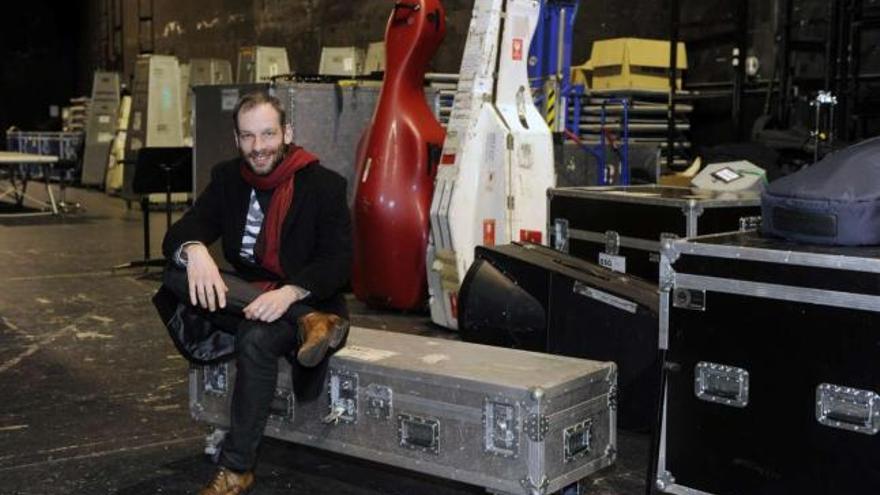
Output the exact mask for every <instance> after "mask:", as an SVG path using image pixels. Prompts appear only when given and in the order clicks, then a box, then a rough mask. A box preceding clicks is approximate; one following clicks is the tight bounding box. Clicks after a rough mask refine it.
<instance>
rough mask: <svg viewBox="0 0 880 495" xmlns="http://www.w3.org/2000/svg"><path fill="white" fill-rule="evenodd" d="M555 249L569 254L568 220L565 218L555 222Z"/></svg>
mask: <svg viewBox="0 0 880 495" xmlns="http://www.w3.org/2000/svg"><path fill="white" fill-rule="evenodd" d="M553 249H555V250H557V251H559V252H561V253H568V220H567V219H565V218H557V219H556V220H554V221H553Z"/></svg>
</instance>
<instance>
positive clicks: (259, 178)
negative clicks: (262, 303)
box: [239, 146, 318, 279]
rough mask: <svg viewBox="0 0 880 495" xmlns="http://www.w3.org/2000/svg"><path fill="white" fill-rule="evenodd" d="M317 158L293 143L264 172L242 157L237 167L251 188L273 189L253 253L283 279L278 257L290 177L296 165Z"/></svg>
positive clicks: (290, 197) (289, 200) (290, 195)
mask: <svg viewBox="0 0 880 495" xmlns="http://www.w3.org/2000/svg"><path fill="white" fill-rule="evenodd" d="M317 160H318V157H316V156H315V155H313V154H311V153H309V152H308V151H306V150H304V149H302V148H301V147H299V146H292V147H291V148H290V150H289V151H288V152H287V156H285V157H284V160H283V161H282V162H281V163H279V164H278V165H277V166H276V167H275V169H274V170H272V171H271V172H270V173H268V174H267V175H257V174H255V173H254V171H253V170H251V167H250V166H249V165H248V164H247V163H245V162H244V160H242V162H241V165H240V167H239V169H240V170H241V176H242V178H244V180H245V182H247V183H248V184H250V185H251V186H252V187H253V188H254V189H258V190H261V191H266V190H273V191H274V192H273V193H272V200H271V202H270V203H269V212H268V213H266V215H265V217H264V219H263V226H262V227H261V228H260V235H259V237H257V245H256V247H255V249H254V253H255V254H256V256H257V259H258V260H259V261H260V265H261V266H262V267H263V268H265V269H266V270H269V271H270V272H272V273H274V274H275V275H277V276H278V277H280V278H282V279H284V278H287V275H286V274H285V273H284V268H282V266H281V258H280V257H279V252H280V250H281V227H282V226H283V225H284V219H285V218H287V212H288V211H290V205H292V204H293V179H294V176H295V175H296V172H297V171H298V170H299V169H301V168H303V167H305V166H306V165H308V164H310V163H312V162H315V161H317Z"/></svg>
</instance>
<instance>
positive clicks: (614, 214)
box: [547, 185, 761, 281]
mask: <svg viewBox="0 0 880 495" xmlns="http://www.w3.org/2000/svg"><path fill="white" fill-rule="evenodd" d="M547 201H548V205H547V211H548V217H547V220H548V225H547V232H548V235H549V237H550V245H551V246H553V247H554V248H556V249H558V250H560V251H563V252H566V253H571V254H572V255H574V256H577V257H579V258H583V259H585V260H587V261H591V262H593V263H598V264H600V265H602V266H604V267H606V268H610V269H612V270H615V271H619V272H626V273H631V274H633V275H636V276H639V277H642V278H644V279H646V280H652V281H656V280H657V275H658V273H659V268H658V261H659V259H660V255H659V253H660V241H661V240H662V239H664V238H684V237H694V236H696V235H703V234H715V233H718V232H729V231H732V230H738V229H739V228H740V219H741V218H748V217H757V216H758V215H760V214H761V198H760V195H759V194H758V193H756V192H752V191H749V192H716V191H707V190H703V189H696V188H689V187H671V186H651V185H647V186H609V187H564V188H556V189H550V190H549V191H548V192H547Z"/></svg>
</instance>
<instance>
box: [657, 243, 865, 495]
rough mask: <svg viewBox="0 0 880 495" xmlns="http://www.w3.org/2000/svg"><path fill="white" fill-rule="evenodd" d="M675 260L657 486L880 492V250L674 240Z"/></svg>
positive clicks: (669, 269) (665, 304) (665, 336)
mask: <svg viewBox="0 0 880 495" xmlns="http://www.w3.org/2000/svg"><path fill="white" fill-rule="evenodd" d="M662 256H663V257H662V260H661V280H660V288H661V306H660V309H661V314H663V315H664V316H665V317H664V319H663V320H662V321H661V331H660V345H661V347H663V348H668V353H667V359H668V366H667V369H669V371H668V375H667V377H668V378H667V387H666V400H665V402H666V407H665V414H664V416H663V418H664V419H663V425H664V426H663V430H664V433H665V435H664V436H663V441H662V443H661V445H660V450H659V455H658V459H657V461H658V464H657V467H658V476H657V481H656V484H657V486H658V487H660V488H661V489H663V491H666V492H668V493H678V494H685V493H687V494H707V493H708V494H716V495H734V494H737V495H741V494H750V495H751V494H835V495H842V494H869V493H880V462H878V460H880V436H878V434H877V432H878V430H880V396H878V392H880V247H870V248H840V247H830V246H826V247H814V246H807V245H799V244H793V243H790V242H786V241H783V240H778V239H768V238H762V237H760V236H759V235H758V234H757V233H755V232H754V231H749V232H741V233H730V234H718V235H712V236H705V237H698V238H695V239H690V240H687V241H674V242H666V243H665V244H664V250H663V255H662ZM666 317H668V319H667V318H666Z"/></svg>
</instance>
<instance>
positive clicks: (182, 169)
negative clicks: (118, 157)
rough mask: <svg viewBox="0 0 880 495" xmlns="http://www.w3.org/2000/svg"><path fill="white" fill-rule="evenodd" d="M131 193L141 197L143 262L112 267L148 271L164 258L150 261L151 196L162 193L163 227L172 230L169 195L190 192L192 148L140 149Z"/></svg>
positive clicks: (131, 262) (163, 264) (191, 182)
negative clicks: (147, 269) (163, 202)
mask: <svg viewBox="0 0 880 495" xmlns="http://www.w3.org/2000/svg"><path fill="white" fill-rule="evenodd" d="M134 166H135V170H134V179H133V180H132V191H133V192H134V193H135V194H139V195H141V197H140V202H141V212H142V213H143V223H144V259H143V260H135V261H130V262H128V263H125V264H123V265H118V266H115V267H113V269H114V270H116V269H123V268H137V267H144V268H148V267H151V266H165V263H166V261H165V259H164V258H150V194H154V193H165V223H166V225H165V227H166V232H167V229H170V228H171V193H174V192H187V193H188V192H191V191H192V187H193V186H192V184H193V168H192V148H189V147H179V148H176V147H175V148H158V147H151V148H141V149H140V150H138V152H137V158H136V159H135V160H134Z"/></svg>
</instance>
